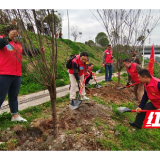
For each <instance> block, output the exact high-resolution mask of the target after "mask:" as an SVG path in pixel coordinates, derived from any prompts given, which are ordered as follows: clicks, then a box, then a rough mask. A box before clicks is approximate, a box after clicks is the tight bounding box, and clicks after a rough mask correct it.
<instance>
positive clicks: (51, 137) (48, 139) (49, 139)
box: [45, 136, 54, 144]
mask: <svg viewBox="0 0 160 160" xmlns="http://www.w3.org/2000/svg"><path fill="white" fill-rule="evenodd" d="M53 139H54V136H49V137H48V138H47V140H46V142H45V143H46V144H48V143H51V142H52V140H53Z"/></svg>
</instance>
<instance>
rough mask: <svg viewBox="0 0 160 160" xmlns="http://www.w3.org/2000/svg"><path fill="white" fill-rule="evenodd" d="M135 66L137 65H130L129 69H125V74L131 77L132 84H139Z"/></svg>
mask: <svg viewBox="0 0 160 160" xmlns="http://www.w3.org/2000/svg"><path fill="white" fill-rule="evenodd" d="M136 65H137V64H136V63H131V67H130V68H127V72H128V73H129V75H130V76H131V78H132V81H133V82H134V83H140V81H139V78H138V72H137V69H136Z"/></svg>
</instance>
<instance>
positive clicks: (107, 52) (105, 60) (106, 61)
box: [103, 45, 113, 82]
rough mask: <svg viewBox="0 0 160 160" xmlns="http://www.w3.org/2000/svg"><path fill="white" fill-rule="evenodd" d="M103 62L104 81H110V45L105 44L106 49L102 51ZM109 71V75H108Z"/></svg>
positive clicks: (111, 56) (111, 63) (111, 58)
mask: <svg viewBox="0 0 160 160" xmlns="http://www.w3.org/2000/svg"><path fill="white" fill-rule="evenodd" d="M103 64H106V65H105V81H106V82H107V81H112V71H113V55H112V50H111V45H108V46H107V49H106V50H105V51H104V52H103ZM108 71H109V76H108Z"/></svg>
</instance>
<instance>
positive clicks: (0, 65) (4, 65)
mask: <svg viewBox="0 0 160 160" xmlns="http://www.w3.org/2000/svg"><path fill="white" fill-rule="evenodd" d="M0 38H3V37H2V36H0ZM10 44H11V45H12V46H13V47H14V49H15V50H14V49H13V48H12V47H11V46H10V45H9V44H7V45H6V46H5V47H4V48H2V49H0V75H14V76H21V75H22V66H21V63H20V62H22V46H21V44H20V43H19V42H17V43H15V42H13V41H10ZM16 57H18V59H17V58H16ZM19 61H20V62H19Z"/></svg>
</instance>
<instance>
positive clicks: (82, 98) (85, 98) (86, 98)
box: [81, 96, 89, 101]
mask: <svg viewBox="0 0 160 160" xmlns="http://www.w3.org/2000/svg"><path fill="white" fill-rule="evenodd" d="M88 99H89V98H88V97H86V96H84V97H81V100H82V101H84V100H88Z"/></svg>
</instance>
